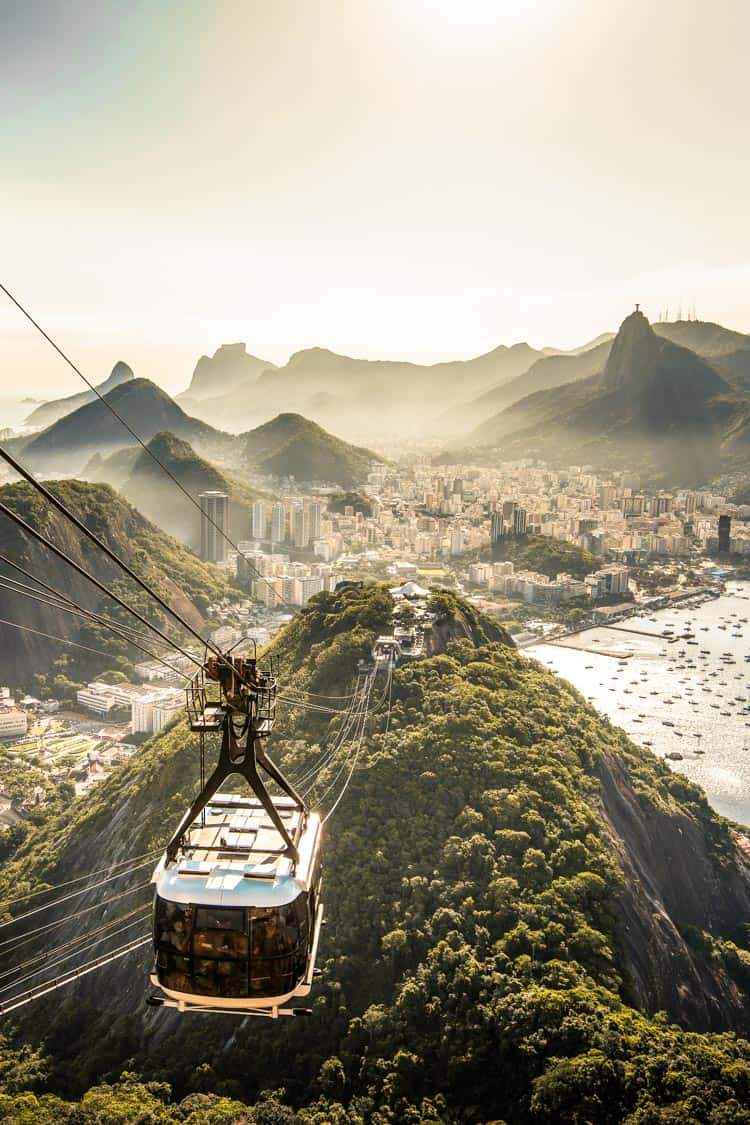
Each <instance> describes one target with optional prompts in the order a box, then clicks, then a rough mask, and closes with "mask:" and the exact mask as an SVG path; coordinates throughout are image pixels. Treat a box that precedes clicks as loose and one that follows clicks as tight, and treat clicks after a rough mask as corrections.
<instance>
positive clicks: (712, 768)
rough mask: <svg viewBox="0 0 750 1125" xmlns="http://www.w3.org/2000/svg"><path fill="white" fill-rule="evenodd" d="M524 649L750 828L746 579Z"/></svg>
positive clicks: (749, 589) (749, 605)
mask: <svg viewBox="0 0 750 1125" xmlns="http://www.w3.org/2000/svg"><path fill="white" fill-rule="evenodd" d="M665 633H667V634H669V635H667V636H664V634H665ZM525 651H526V652H527V653H528V654H529V655H530V656H533V657H534V658H535V659H537V660H539V661H541V663H543V664H545V665H546V666H547V667H548V668H551V669H552V670H553V671H554V672H556V673H557V674H558V675H560V676H564V677H565V679H567V680H569V681H570V682H571V683H572V684H574V685H575V686H576V687H577V688H578V690H579V691H580V692H581V693H582V694H583V695H585V696H586V697H587V699H589V701H590V702H591V703H592V704H593V705H594V706H595V707H596V708H598V710H600V711H603V712H604V714H606V715H608V716H609V718H610V719H611V720H612V721H613V722H614V723H617V725H618V726H620V727H622V728H623V730H625V731H627V733H628V734H629V735H630V737H631V738H632V739H633V740H634V741H635V742H639V743H640V744H641V745H643V746H648V747H649V748H650V749H651V751H652V752H653V753H654V754H656V755H657V756H658V757H660V758H666V759H667V761H668V763H669V765H670V766H671V767H672V768H673V769H675V770H678V771H679V772H680V773H683V774H685V776H686V777H689V778H690V780H691V781H694V782H696V783H697V784H698V785H700V786H702V788H703V789H704V790H705V792H706V795H707V797H708V799H709V801H710V802H711V804H712V805H713V807H714V808H715V809H716V810H717V811H718V812H720V813H722V814H723V815H724V816H728V817H731V818H732V819H733V820H738V821H740V822H742V823H743V824H748V825H750V689H749V687H748V681H749V680H750V583H747V582H729V583H728V584H727V588H726V593H725V594H724V595H723V596H722V597H720V598H715V599H711V600H710V601H707V602H704V603H703V604H702V605H699V606H695V607H692V608H691V607H680V608H677V609H668V610H658V611H657V612H655V613H650V614H647V615H645V616H639V617H631V618H628V620H627V621H622V622H619V623H618V624H617V625H616V626H612V627H607V628H596V629H588V630H586V632H584V633H578V634H577V635H576V636H573V637H569V638H566V639H565V641H564V643H562V644H561V643H557V644H538V645H531V646H530V647H529V648H527V649H525ZM668 755H674V756H675V758H674V759H670V758H669V757H668ZM677 755H681V758H679V759H678V758H677V757H676V756H677Z"/></svg>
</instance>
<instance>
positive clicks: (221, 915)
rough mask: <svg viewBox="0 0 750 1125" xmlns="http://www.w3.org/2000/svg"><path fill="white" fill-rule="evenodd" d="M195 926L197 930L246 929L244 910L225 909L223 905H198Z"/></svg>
mask: <svg viewBox="0 0 750 1125" xmlns="http://www.w3.org/2000/svg"><path fill="white" fill-rule="evenodd" d="M195 928H196V929H197V930H240V931H244V929H245V911H244V910H237V909H233V910H229V909H227V910H224V909H222V908H221V907H218V906H217V907H213V906H196V908H195Z"/></svg>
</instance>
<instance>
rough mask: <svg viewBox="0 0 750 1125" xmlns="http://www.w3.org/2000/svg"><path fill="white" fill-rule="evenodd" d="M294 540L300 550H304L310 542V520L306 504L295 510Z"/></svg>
mask: <svg viewBox="0 0 750 1125" xmlns="http://www.w3.org/2000/svg"><path fill="white" fill-rule="evenodd" d="M293 540H294V546H295V547H296V548H297V549H298V550H302V549H303V548H305V547H306V546H307V544H308V543H309V542H310V519H309V515H308V511H307V508H306V507H305V506H304V504H303V505H302V506H301V507H299V508H295V509H294V518H293Z"/></svg>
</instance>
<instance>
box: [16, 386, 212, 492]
mask: <svg viewBox="0 0 750 1125" xmlns="http://www.w3.org/2000/svg"><path fill="white" fill-rule="evenodd" d="M104 398H105V401H100V400H99V399H96V400H95V401H94V402H87V403H85V404H84V405H83V406H79V407H78V409H77V410H74V411H73V412H72V413H71V414H66V415H65V417H64V418H60V419H59V421H57V422H54V423H53V424H52V425H51V426H49V427H48V428H47V429H46V430H43V431H42V432H41V433H40V434H37V435H35V436H34V437H32V438H31V439H30V440H28V441H25V442H24V443H23V456H24V459H25V460H26V462H27V463H28V464H30V465H32V466H33V467H36V468H40V469H47V470H49V471H53V472H60V471H63V472H69V471H78V470H79V469H81V468H82V467H83V465H84V464H85V463H86V462H87V461H88V460H89V458H91V457H92V456H94V454H96V453H98V454H105V453H110V452H113V451H114V450H116V449H121V448H122V447H123V446H128V445H136V444H137V443H136V442H135V440H134V439H133V438H131V437H130V435H129V434H128V432H127V430H126V429H125V428H124V427H123V425H122V423H121V422H120V421H119V420H118V418H117V417H116V416H115V414H113V413H112V412H111V411H110V409H109V407H108V405H107V404H109V406H111V407H112V408H113V409H114V410H115V411H116V412H117V414H119V416H120V417H121V418H122V419H123V420H124V421H125V422H127V424H128V425H129V426H130V427H131V429H133V430H134V431H135V433H137V434H138V435H139V437H140V438H141V439H142V440H143V441H150V440H151V438H152V437H153V436H154V435H155V434H157V433H159V432H161V431H163V430H169V431H170V432H171V433H174V434H176V435H177V437H180V438H183V439H184V440H185V441H189V442H191V443H194V444H196V443H197V444H199V445H200V446H201V448H202V449H206V450H210V449H223V448H227V447H228V446H229V445H230V444H231V440H232V439H231V438H229V436H228V435H226V434H222V433H221V432H220V431H219V430H214V429H212V428H211V426H208V425H206V423H205V422H200V421H199V420H198V419H197V418H191V417H189V415H187V414H185V412H184V411H183V410H181V409H180V407H179V406H178V405H177V403H176V402H175V401H174V400H173V399H171V398H170V397H169V395H168V394H167V393H166V391H163V390H162V389H161V388H160V387H157V386H156V384H155V383H152V382H150V380H148V379H131V380H129V381H126V382H124V383H120V384H119V385H118V386H116V387H115V388H114V389H113V390H111V391H109V392H108V393H107V394H106V395H105V396H104Z"/></svg>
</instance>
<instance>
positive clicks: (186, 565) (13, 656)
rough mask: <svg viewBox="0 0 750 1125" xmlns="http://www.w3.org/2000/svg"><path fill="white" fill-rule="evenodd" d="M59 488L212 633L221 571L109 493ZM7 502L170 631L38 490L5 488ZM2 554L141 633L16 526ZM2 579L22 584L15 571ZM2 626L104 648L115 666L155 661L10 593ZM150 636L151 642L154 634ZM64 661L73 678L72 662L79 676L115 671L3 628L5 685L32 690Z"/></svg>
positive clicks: (1, 599)
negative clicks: (209, 624)
mask: <svg viewBox="0 0 750 1125" xmlns="http://www.w3.org/2000/svg"><path fill="white" fill-rule="evenodd" d="M49 487H50V488H51V489H52V491H53V492H55V493H56V494H57V495H58V496H60V498H61V499H63V500H64V502H65V503H66V504H67V506H68V507H69V508H70V509H71V511H72V512H73V513H74V514H75V515H77V516H78V518H79V519H81V520H84V521H85V522H86V524H87V526H89V527H90V528H91V529H92V530H93V531H95V532H96V534H97V535H99V536H100V538H103V539H104V540H105V541H106V542H107V543H108V544H109V545H110V546H111V547H112V548H113V550H114V551H116V553H117V554H118V555H119V556H120V557H121V558H122V559H123V560H124V561H125V562H127V563H128V564H129V565H130V566H132V567H133V569H134V570H135V572H136V573H137V574H139V575H140V576H141V577H143V578H145V579H146V580H147V581H148V582H149V583H150V584H151V585H152V586H153V587H154V589H155V590H156V591H157V592H158V593H160V594H161V595H162V596H164V597H165V598H166V600H168V601H169V604H170V605H172V606H173V608H175V609H176V610H178V612H180V613H181V614H182V616H184V617H185V618H186V620H188V621H189V622H190V624H191V625H193V626H194V627H196V628H197V627H201V626H202V625H203V617H202V611H203V610H204V609H205V607H206V605H207V604H208V602H209V601H212V600H215V599H216V598H217V597H219V596H220V595H221V594H222V593H223V591H224V589H225V586H226V583H225V580H224V578H223V577H222V576H221V575H220V574H219V572H218V571H216V570H215V569H214V568H213V567H211V566H208V565H207V564H205V563H202V562H201V561H200V560H199V559H197V558H196V557H195V556H194V555H192V554H191V553H190V552H189V551H187V550H186V549H185V548H184V547H183V546H181V545H180V544H179V543H177V542H176V541H175V540H174V539H172V538H171V537H170V536H168V535H165V534H164V532H162V531H160V530H159V529H158V528H156V527H154V526H153V524H151V523H149V522H148V520H146V519H144V517H143V516H142V515H140V513H138V512H136V511H135V510H134V508H132V507H131V506H130V504H128V503H127V502H126V501H125V500H123V499H122V497H121V496H118V495H117V493H116V492H114V491H113V490H112V489H111V488H110V487H109V486H108V485H106V484H89V483H86V482H83V481H73V480H68V481H55V482H52V483H50V486H49ZM0 498H1V499H2V501H3V503H4V504H7V505H8V506H9V507H10V508H12V509H13V510H14V511H15V512H17V513H18V514H19V515H21V516H22V517H23V518H24V519H25V520H26V522H27V523H30V524H31V525H32V526H33V527H35V528H37V529H38V530H39V531H41V532H43V534H45V535H47V537H48V538H50V539H52V540H53V541H54V542H55V543H57V544H58V545H59V546H60V547H62V549H63V550H64V551H66V552H67V553H68V554H69V555H70V556H71V558H72V559H73V560H74V561H75V562H77V563H79V565H82V566H84V567H85V568H86V569H87V570H89V571H91V572H92V573H93V574H94V575H95V577H97V578H98V579H99V580H100V581H101V582H104V583H105V585H107V586H108V588H111V589H114V590H115V591H116V592H118V593H119V594H120V596H121V597H124V598H125V599H126V600H129V601H130V602H131V604H134V605H135V606H136V608H138V609H139V610H140V611H141V612H142V613H143V614H144V615H145V616H146V617H147V619H148V620H151V621H153V622H155V623H156V624H161V627H162V628H163V627H164V625H165V624H167V622H166V621H165V618H164V614H163V612H162V611H161V610H160V609H159V608H158V607H157V606H156V604H155V603H154V602H153V601H152V599H151V598H149V597H148V596H147V595H145V594H144V593H143V592H142V591H141V590H140V589H138V588H137V587H136V586H135V585H134V583H133V582H132V581H131V580H130V579H129V578H127V577H125V576H124V575H123V572H122V571H121V570H120V569H119V568H118V567H117V566H116V565H115V564H114V563H111V562H110V561H109V560H108V559H107V558H106V556H104V555H102V553H101V551H99V550H97V549H96V548H94V547H93V546H91V545H89V544H88V542H87V541H86V540H84V539H83V537H82V536H81V535H80V533H79V532H77V531H76V530H75V528H73V527H72V526H71V525H70V524H69V523H68V522H67V521H66V520H65V519H64V518H63V517H62V516H60V515H58V514H57V513H56V512H55V511H54V509H51V508H50V506H49V505H48V504H47V503H46V502H45V501H44V499H43V498H41V497H40V496H39V495H38V493H37V492H36V491H35V490H34V489H33V488H32V487H31V486H30V485H27V484H25V483H24V484H8V485H4V486H3V487H2V488H0ZM0 552H2V554H4V555H7V557H8V558H10V559H11V560H12V561H14V562H17V563H20V564H21V565H22V566H24V567H26V568H27V569H28V570H30V571H31V572H32V573H34V574H39V575H40V576H43V577H44V579H45V581H47V582H49V583H50V584H51V585H52V586H55V587H56V588H57V589H59V590H61V591H63V592H64V593H66V594H67V595H68V596H69V597H72V598H73V599H74V601H75V602H76V603H77V604H78V605H80V606H83V607H84V608H86V609H95V610H97V612H105V613H106V614H107V615H108V616H110V617H113V618H114V619H115V620H116V621H119V622H122V623H124V624H127V625H129V626H131V627H133V626H134V627H135V628H137V629H139V628H140V626H139V625H138V623H137V622H136V621H134V620H133V618H132V617H131V616H130V615H129V614H127V613H125V611H124V610H121V609H120V608H118V607H117V606H116V605H115V603H114V602H112V601H111V599H108V598H105V597H104V595H103V594H101V593H99V591H97V590H96V589H94V587H92V586H91V585H90V584H89V583H88V582H86V580H85V579H83V578H80V577H78V576H77V575H76V574H74V573H73V572H72V571H71V570H70V568H69V567H68V566H67V565H66V564H65V563H63V562H61V561H58V560H57V559H56V558H54V557H53V556H51V555H50V552H49V551H47V549H46V548H45V547H43V546H42V545H41V544H36V543H35V542H33V541H27V539H26V537H25V536H24V534H23V533H22V532H21V531H20V530H19V529H17V528H16V525H15V524H13V523H12V522H11V521H10V520H7V519H6V520H3V521H2V524H1V525H0ZM2 570H3V573H7V574H9V575H10V576H11V577H16V578H18V575H13V572H12V571H9V570H6V568H5V566H2ZM0 617H2V618H5V619H7V620H10V621H14V622H17V623H18V624H21V625H25V626H27V627H29V628H33V629H36V630H39V631H40V632H43V633H49V634H51V635H52V636H55V637H62V638H66V639H69V640H72V641H75V642H77V643H82V644H85V645H89V646H90V647H92V648H95V649H103V650H104V651H105V652H107V653H111V654H112V666H114V667H118V666H120V664H121V663H122V658H125V664H127V663H128V661H132V660H141V659H145V657H144V656H143V654H142V653H139V652H137V650H134V649H129V648H128V647H127V646H124V645H123V642H122V641H121V640H120V639H118V638H116V637H113V636H112V635H111V634H110V633H108V632H107V631H106V630H104V629H102V628H101V627H99V626H91V625H87V624H85V623H84V622H83V621H82V620H81V619H80V618H77V617H75V616H71V615H70V614H67V613H64V612H62V611H61V610H58V609H55V608H53V607H50V606H49V605H42V604H41V603H38V602H34V601H30V600H29V599H27V598H24V597H22V596H19V595H18V594H14V593H11V592H9V591H8V590H5V589H3V590H0ZM167 632H168V633H169V634H170V635H175V633H176V632H177V633H178V632H179V628H177V630H175V627H174V625H173V623H172V621H171V619H170V620H169V622H168V624H167ZM146 635H147V636H150V634H149V633H148V631H147V630H146ZM144 643H145V644H146V647H148V648H151V649H153V648H154V647H156V648H157V649H158V648H159V647H163V646H161V642H160V641H159V639H158V638H156V637H153V638H152V639H151V640H148V641H145V642H144ZM58 658H59V659H60V661H61V664H60V668H59V669H58V670H59V671H63V670H64V668H65V667H66V666H67V665H68V663H69V662H70V661H75V664H76V667H77V669H78V670H79V672H80V671H81V669H84V670H85V669H86V668H91V669H92V670H93V669H98V670H99V671H103V670H105V668H106V667H107V664H106V661H105V660H103V659H102V658H100V657H94V658H93V659H92V656H89V657H86V656H85V654H84V653H83V651H82V650H78V649H71V648H68V647H66V646H65V645H62V644H57V643H55V642H52V641H49V640H47V639H45V638H44V637H41V636H37V635H36V634H34V633H27V632H20V631H18V630H16V629H13V628H10V627H8V626H6V625H0V680H1V681H2V682H3V683H12V684H19V683H20V684H25V685H27V686H28V684H29V683H30V682H31V677H32V676H34V675H35V674H37V673H40V674H43V675H46V674H47V673H48V670H49V669H50V667H51V666H52V665H53V664H54V662H55V660H56V659H58ZM83 674H84V675H85V674H86V672H85V671H84V672H83Z"/></svg>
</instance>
